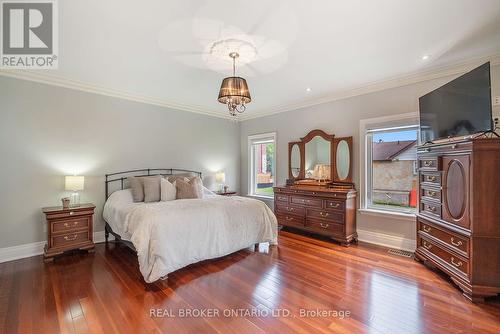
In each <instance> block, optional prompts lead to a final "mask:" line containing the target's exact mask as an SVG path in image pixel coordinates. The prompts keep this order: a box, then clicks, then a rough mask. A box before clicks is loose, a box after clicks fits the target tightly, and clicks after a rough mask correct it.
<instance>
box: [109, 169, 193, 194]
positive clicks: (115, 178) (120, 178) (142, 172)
mask: <svg viewBox="0 0 500 334" xmlns="http://www.w3.org/2000/svg"><path fill="white" fill-rule="evenodd" d="M179 173H192V174H196V175H198V176H199V177H200V178H201V172H197V171H193V170H188V169H176V168H148V169H134V170H128V171H125V172H118V173H111V174H106V181H105V184H106V199H108V197H109V195H111V194H110V193H109V184H110V183H112V182H120V189H121V190H123V189H125V188H124V187H125V180H126V179H127V178H128V177H129V176H138V177H141V176H154V175H162V176H168V175H175V174H179Z"/></svg>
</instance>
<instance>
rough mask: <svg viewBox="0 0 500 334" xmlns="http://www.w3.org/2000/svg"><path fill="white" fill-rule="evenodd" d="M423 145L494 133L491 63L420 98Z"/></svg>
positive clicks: (421, 138)
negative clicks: (435, 141)
mask: <svg viewBox="0 0 500 334" xmlns="http://www.w3.org/2000/svg"><path fill="white" fill-rule="evenodd" d="M419 106H420V140H421V143H422V144H424V143H427V142H432V141H434V140H437V139H443V138H452V137H466V136H469V135H472V134H475V133H479V132H484V131H490V130H492V128H493V124H492V109H491V80H490V63H489V62H488V63H486V64H483V65H481V66H479V67H478V68H476V69H473V70H472V71H470V72H468V73H466V74H464V75H462V76H460V77H458V78H456V79H455V80H453V81H451V82H449V83H447V84H446V85H444V86H441V87H439V88H438V89H436V90H434V91H432V92H430V93H428V94H426V95H424V96H422V97H420V99H419Z"/></svg>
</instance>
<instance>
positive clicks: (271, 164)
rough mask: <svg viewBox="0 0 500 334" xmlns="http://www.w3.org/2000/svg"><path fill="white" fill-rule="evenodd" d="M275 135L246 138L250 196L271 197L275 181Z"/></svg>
mask: <svg viewBox="0 0 500 334" xmlns="http://www.w3.org/2000/svg"><path fill="white" fill-rule="evenodd" d="M275 143H276V134H275V133H266V134H261V135H254V136H249V137H248V152H249V155H250V156H249V159H248V160H249V164H250V168H249V171H250V178H249V181H250V184H249V187H248V193H249V195H251V196H265V197H273V196H274V192H273V187H274V184H275V180H276V165H275V161H276V153H275V147H276V145H275Z"/></svg>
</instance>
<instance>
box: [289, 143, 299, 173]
mask: <svg viewBox="0 0 500 334" xmlns="http://www.w3.org/2000/svg"><path fill="white" fill-rule="evenodd" d="M300 151H301V150H300V143H291V149H290V171H289V174H290V178H293V179H297V178H299V177H300V176H301V174H302V170H301V168H300V165H301V163H300V161H301V153H300Z"/></svg>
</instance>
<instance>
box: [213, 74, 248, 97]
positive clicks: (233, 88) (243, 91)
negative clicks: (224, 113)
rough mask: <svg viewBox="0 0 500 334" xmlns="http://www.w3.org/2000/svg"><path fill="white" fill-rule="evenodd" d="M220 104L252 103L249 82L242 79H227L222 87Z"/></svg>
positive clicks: (223, 81)
mask: <svg viewBox="0 0 500 334" xmlns="http://www.w3.org/2000/svg"><path fill="white" fill-rule="evenodd" d="M218 100H219V102H220V103H224V104H227V103H228V102H229V103H232V104H246V103H249V102H251V101H252V98H251V97H250V91H249V90H248V85H247V81H246V80H245V79H243V78H241V77H227V78H224V80H222V85H221V86H220V91H219V98H218Z"/></svg>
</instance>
